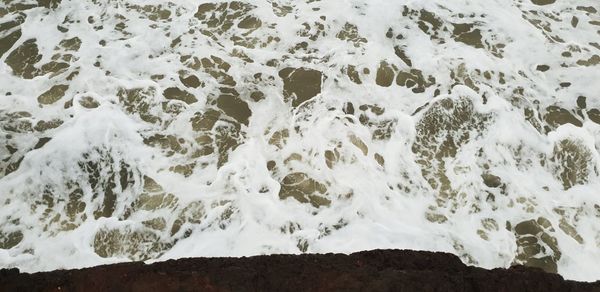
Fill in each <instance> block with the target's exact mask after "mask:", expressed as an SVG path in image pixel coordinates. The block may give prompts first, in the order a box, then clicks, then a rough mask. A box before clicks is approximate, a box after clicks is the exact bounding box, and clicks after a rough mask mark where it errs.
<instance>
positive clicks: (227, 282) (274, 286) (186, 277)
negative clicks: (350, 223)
mask: <svg viewBox="0 0 600 292" xmlns="http://www.w3.org/2000/svg"><path fill="white" fill-rule="evenodd" d="M299 290H301V291H358V290H361V291H546V292H547V291H600V281H597V282H593V283H585V282H576V281H569V280H565V279H563V278H562V277H561V276H560V275H558V274H551V273H546V272H544V271H542V270H540V269H537V268H531V267H524V266H515V267H511V268H509V269H493V270H486V269H482V268H478V267H472V266H466V265H465V264H463V263H462V262H461V261H460V260H459V258H458V257H456V256H454V255H452V254H447V253H439V252H425V251H409V250H373V251H364V252H357V253H353V254H350V255H344V254H304V255H268V256H254V257H243V258H187V259H179V260H169V261H166V262H158V263H153V264H148V265H146V264H144V263H141V262H132V263H120V264H114V265H105V266H97V267H92V268H85V269H79V270H56V271H51V272H41V273H34V274H28V273H20V272H19V271H18V270H17V269H3V270H0V291H90V292H91V291H299Z"/></svg>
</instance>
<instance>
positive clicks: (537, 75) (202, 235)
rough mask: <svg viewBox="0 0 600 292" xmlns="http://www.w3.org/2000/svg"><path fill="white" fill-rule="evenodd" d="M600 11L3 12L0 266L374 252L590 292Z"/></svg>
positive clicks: (254, 4) (399, 4) (76, 4)
mask: <svg viewBox="0 0 600 292" xmlns="http://www.w3.org/2000/svg"><path fill="white" fill-rule="evenodd" d="M599 10H600V7H598V5H597V3H596V2H595V1H594V0H578V1H541V0H540V1H530V0H515V1H492V0H490V1H483V2H477V3H473V2H472V1H466V0H455V1H450V2H448V1H421V2H414V1H413V2H410V1H400V0H399V1H354V0H353V1H319V0H307V1H286V0H268V1H267V0H265V1H251V2H238V1H215V2H206V1H202V3H198V2H197V1H190V0H181V1H173V2H165V1H136V0H132V1H124V0H118V1H112V0H111V1H108V0H93V1H75V0H62V1H56V0H53V1H35V0H32V1H26V0H19V1H16V0H8V1H4V2H2V4H0V266H1V267H19V268H21V269H23V270H26V271H41V270H49V269H57V268H73V267H83V266H91V265H99V264H105V263H114V262H120V261H128V260H150V261H152V260H165V259H170V258H179V257H191V256H245V255H255V254H270V253H321V252H353V251H357V250H364V249H374V248H407V249H420V250H433V251H447V252H451V253H454V254H457V255H458V256H460V258H461V259H462V260H463V261H464V262H465V263H468V264H472V265H478V266H482V267H487V268H491V267H507V266H510V265H513V264H525V265H530V266H538V267H541V268H543V269H545V270H547V271H552V272H558V273H560V274H561V275H563V276H564V277H566V278H568V279H576V280H597V279H600V269H598V264H597V263H598V262H600V220H598V219H599V218H600V192H599V191H598V190H600V177H599V175H600V173H599V172H600V170H599V167H600V153H599V150H598V149H600V95H599V94H600V86H599V85H598V82H597V80H598V79H599V78H600V67H599V66H600V44H599V43H600V42H599V41H598V35H599V34H600V26H599V25H598V24H599V23H600V12H599Z"/></svg>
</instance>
